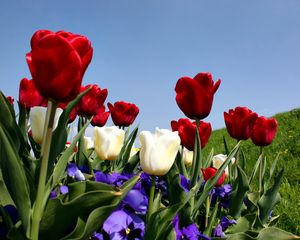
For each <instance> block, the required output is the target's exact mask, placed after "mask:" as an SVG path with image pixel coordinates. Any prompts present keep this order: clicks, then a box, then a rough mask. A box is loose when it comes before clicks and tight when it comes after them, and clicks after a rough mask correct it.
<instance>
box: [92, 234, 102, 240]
mask: <svg viewBox="0 0 300 240" xmlns="http://www.w3.org/2000/svg"><path fill="white" fill-rule="evenodd" d="M92 240H104V237H103V234H101V233H94V234H93V236H92Z"/></svg>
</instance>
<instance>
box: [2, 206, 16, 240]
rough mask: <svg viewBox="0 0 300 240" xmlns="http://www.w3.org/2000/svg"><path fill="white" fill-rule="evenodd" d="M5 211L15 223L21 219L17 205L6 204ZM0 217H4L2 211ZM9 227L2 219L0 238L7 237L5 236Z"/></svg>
mask: <svg viewBox="0 0 300 240" xmlns="http://www.w3.org/2000/svg"><path fill="white" fill-rule="evenodd" d="M3 208H4V211H5V212H6V214H7V215H8V216H9V217H10V218H11V221H12V223H13V224H15V223H17V222H18V221H19V214H18V210H17V209H16V207H15V206H13V205H5V206H4V207H3ZM0 218H2V216H1V213H0ZM8 230H9V229H8V228H7V226H6V224H5V222H4V221H0V239H2V238H3V239H6V238H5V236H6V235H7V234H8Z"/></svg>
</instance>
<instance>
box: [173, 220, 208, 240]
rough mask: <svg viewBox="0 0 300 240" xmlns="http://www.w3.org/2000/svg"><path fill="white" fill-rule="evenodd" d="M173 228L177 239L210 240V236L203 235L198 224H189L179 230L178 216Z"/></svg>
mask: <svg viewBox="0 0 300 240" xmlns="http://www.w3.org/2000/svg"><path fill="white" fill-rule="evenodd" d="M172 224H173V227H174V230H175V232H176V239H177V240H181V239H187V240H198V239H202V240H210V238H209V237H208V236H205V235H203V234H201V233H200V232H199V230H198V228H197V226H196V224H194V223H192V224H189V225H187V226H185V227H183V228H182V229H180V228H179V217H178V215H176V217H175V218H174V219H173V222H172Z"/></svg>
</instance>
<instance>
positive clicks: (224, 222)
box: [213, 216, 236, 237]
mask: <svg viewBox="0 0 300 240" xmlns="http://www.w3.org/2000/svg"><path fill="white" fill-rule="evenodd" d="M233 224H236V221H235V220H233V219H229V218H227V217H225V216H224V217H222V218H221V220H220V223H219V224H218V225H217V226H216V228H215V230H214V233H213V235H214V237H226V235H225V233H224V231H225V230H226V229H227V228H228V227H229V226H231V225H233Z"/></svg>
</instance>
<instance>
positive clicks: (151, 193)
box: [147, 176, 155, 223]
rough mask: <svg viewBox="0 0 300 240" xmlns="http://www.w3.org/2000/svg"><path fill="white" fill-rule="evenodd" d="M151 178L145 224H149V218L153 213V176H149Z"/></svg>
mask: <svg viewBox="0 0 300 240" xmlns="http://www.w3.org/2000/svg"><path fill="white" fill-rule="evenodd" d="M151 178H152V184H151V188H150V194H149V200H148V213H147V223H149V221H150V217H151V215H152V213H153V201H154V194H155V176H151Z"/></svg>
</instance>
